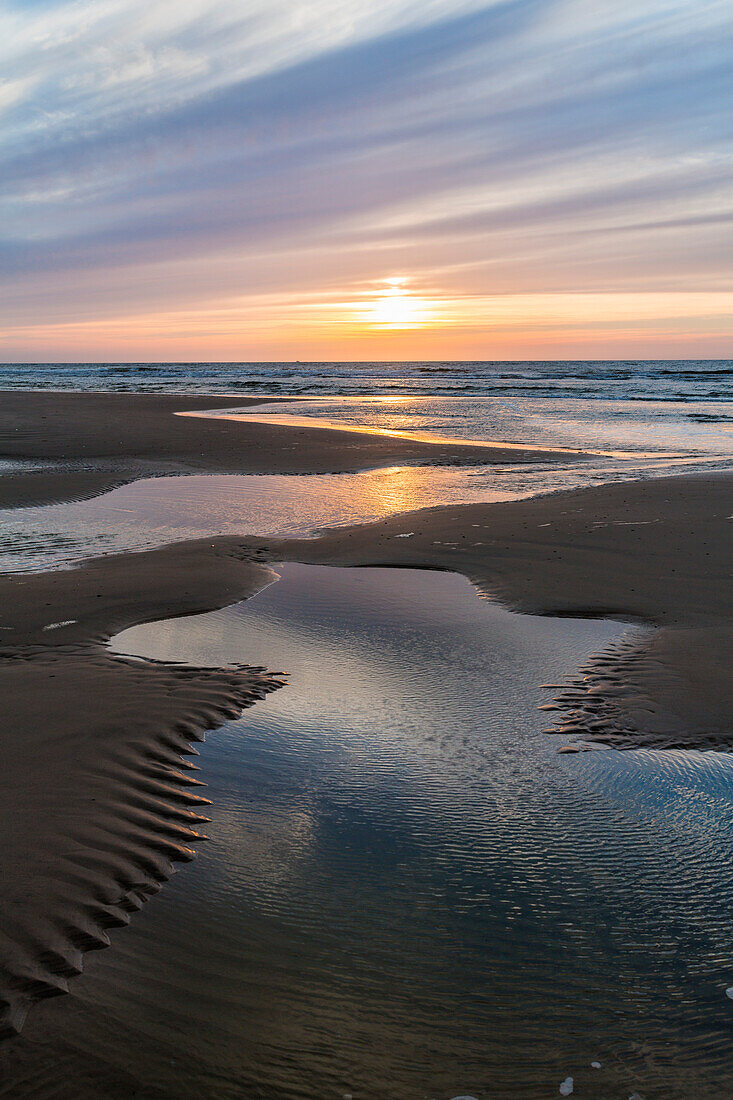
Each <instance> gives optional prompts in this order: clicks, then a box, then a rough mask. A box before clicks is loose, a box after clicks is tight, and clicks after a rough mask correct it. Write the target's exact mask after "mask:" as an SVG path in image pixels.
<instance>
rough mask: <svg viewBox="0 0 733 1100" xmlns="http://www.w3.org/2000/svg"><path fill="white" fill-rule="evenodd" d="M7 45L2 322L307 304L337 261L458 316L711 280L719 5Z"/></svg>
mask: <svg viewBox="0 0 733 1100" xmlns="http://www.w3.org/2000/svg"><path fill="white" fill-rule="evenodd" d="M0 40H1V41H3V42H4V43H5V45H4V46H2V47H0V63H2V66H3V72H4V74H5V82H4V83H3V84H0V112H2V118H3V123H4V127H3V137H2V138H0V155H1V156H2V164H3V169H2V172H1V173H0V215H1V216H2V225H3V226H5V227H6V228H5V233H4V236H3V237H2V238H1V239H0V285H2V284H3V283H4V284H5V289H6V291H7V293H4V294H3V299H4V302H5V305H4V306H0V323H3V321H4V323H5V324H6V325H12V324H13V323H14V322H15V321H17V316H18V314H17V310H18V308H21V309H22V312H23V314H24V315H29V314H32V311H33V308H34V303H35V304H37V308H38V309H39V310H41V309H42V310H43V313H44V317H47V318H48V319H49V321H55V322H59V321H63V320H65V319H68V320H74V319H75V318H77V317H79V318H81V317H83V316H88V315H89V314H90V313H94V312H96V310H97V308H98V306H99V305H100V304H101V303H103V302H107V304H108V305H109V300H110V299H111V298H112V297H115V296H116V298H117V307H118V308H117V310H116V314H118V313H120V312H121V313H124V312H125V310H126V309H127V308H129V310H130V312H131V313H135V312H136V311H137V308H138V303H137V294H136V292H135V290H134V285H135V284H136V283H137V284H140V285H145V286H146V287H147V288H148V301H149V304H150V308H151V309H161V310H165V309H168V308H171V306H173V305H174V304H175V302H176V301H178V302H179V303H181V304H183V303H188V302H190V301H192V300H198V301H202V302H206V301H211V302H214V301H216V300H217V299H218V298H220V297H221V296H222V295H229V296H231V295H236V294H248V293H255V292H256V291H257V290H258V289H259V287H258V285H257V271H258V268H259V270H261V271H265V272H266V273H267V275H266V277H267V278H268V279H271V280H272V281H273V283H274V284H277V281H278V279H280V280H281V283H280V286H281V289H282V291H283V293H285V292H287V293H288V294H290V293H291V292H293V291H294V290H295V292H296V293H297V286H298V285H299V286H300V287H301V289H302V293H303V294H304V295H306V294H308V293H309V292H310V291H312V290H313V289H324V290H325V289H326V288H328V287H331V286H332V285H333V281H334V279H335V278H336V276H337V273H338V256H339V253H341V256H342V258H343V259H342V267H343V270H344V273H345V276H346V277H347V278H348V279H349V280H352V281H357V282H358V281H359V279H360V278H361V281H362V282H367V281H369V280H371V279H374V278H375V277H378V273H379V265H380V263H382V264H383V266H382V274H385V273H386V274H389V273H390V271H391V270H394V269H395V268H394V265H395V264H398V265H399V269H400V270H404V271H406V273H407V274H408V275H409V276H410V277H411V278H413V279H414V280H415V282H416V283H423V284H424V283H430V284H431V286H440V285H441V284H442V285H444V286H445V288H446V290H447V289H448V288H449V289H450V292H451V293H456V292H458V293H465V294H467V295H469V294H470V295H471V296H475V295H476V294H479V295H480V294H482V293H483V294H486V295H489V294H492V293H495V292H497V290H498V291H500V292H501V291H504V290H509V289H511V290H512V291H513V292H516V293H520V292H522V291H527V292H533V293H537V292H541V291H542V289H543V288H547V289H552V290H553V292H556V293H559V292H562V291H563V290H566V291H567V292H573V291H578V290H581V289H587V290H589V291H593V290H604V289H613V290H614V291H615V292H618V291H622V290H624V289H625V288H629V289H633V288H636V287H639V286H640V285H646V286H647V288H648V289H654V288H655V287H656V288H659V289H675V290H683V289H685V288H686V287H687V288H688V289H689V290H690V291H693V290H694V291H699V290H704V289H705V288H706V287H709V288H710V289H711V290H712V289H719V288H720V287H721V283H722V282H724V281H725V279H726V278H727V277H728V275H729V267H728V265H727V263H726V259H725V254H726V245H727V246H729V245H730V236H729V235H730V225H731V220H730V218H731V212H732V208H733V204H731V201H730V195H729V188H728V186H727V180H728V178H729V174H730V169H731V128H732V127H733V111H731V106H733V104H731V92H730V89H731V87H733V71H732V70H733V33H732V30H731V21H730V19H729V15H728V6H727V4H723V3H718V2H717V0H716V2H711V3H704V2H703V3H700V2H699V0H640V2H639V3H638V4H636V5H633V6H628V5H618V4H615V3H610V2H609V3H605V2H598V3H594V4H593V5H588V4H587V3H585V2H581V0H499V2H495V3H489V4H486V3H477V2H465V3H456V2H455V0H453V2H448V0H434V2H433V3H422V4H420V5H417V4H415V3H412V2H410V0H381V2H379V0H377V2H370V3H368V4H367V3H365V2H364V0H340V2H338V3H337V2H336V0H314V2H313V3H312V4H309V5H307V6H304V5H303V4H302V3H300V2H298V0H277V2H274V3H273V0H269V2H267V3H266V2H265V0H249V2H248V3H245V4H241V5H233V4H231V3H228V2H216V0H215V2H211V0H181V2H180V3H178V4H175V5H171V4H169V3H167V2H162V0H147V2H143V0H94V2H91V0H78V2H72V3H62V4H59V3H35V4H27V3H24V4H15V5H12V4H11V5H7V4H6V6H5V8H4V9H3V10H2V12H0ZM11 41H12V43H13V45H12V49H11V48H9V46H8V43H9V42H11ZM650 242H653V243H652V244H651V245H650ZM346 249H350V250H352V251H351V254H350V255H349V257H348V259H347V258H346V256H345V250H346ZM730 254H733V250H730V251H728V255H730ZM380 257H381V260H380ZM706 257H707V259H706ZM400 261H401V262H400ZM385 264H389V265H390V266H389V267H385V266H384V265H385ZM162 268H165V271H166V276H165V278H162V279H159V280H158V283H157V287H156V286H154V285H153V284H154V283H155V280H154V279H153V278H152V277H151V274H152V272H154V271H157V272H158V273H160V272H161V269H162ZM670 279H673V281H674V287H671V286H670ZM581 283H584V284H585V285H579V284H581ZM294 284H295V285H294ZM650 284H651V285H650ZM126 286H127V290H125V287H126ZM105 308H106V307H105Z"/></svg>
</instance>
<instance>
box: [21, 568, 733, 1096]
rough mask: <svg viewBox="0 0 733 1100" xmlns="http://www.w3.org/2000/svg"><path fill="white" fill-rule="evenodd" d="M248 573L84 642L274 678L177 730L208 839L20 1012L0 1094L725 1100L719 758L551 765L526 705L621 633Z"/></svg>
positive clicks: (323, 579)
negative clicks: (209, 726)
mask: <svg viewBox="0 0 733 1100" xmlns="http://www.w3.org/2000/svg"><path fill="white" fill-rule="evenodd" d="M279 571H280V572H281V574H282V579H281V580H280V581H279V582H278V583H276V584H273V585H271V586H270V587H269V588H267V589H266V590H265V591H264V592H262V593H261V594H260V595H259V596H257V597H256V598H255V599H253V600H251V601H249V602H247V603H244V604H241V605H238V606H237V607H233V608H229V609H226V610H224V611H220V612H215V613H212V614H208V615H202V616H197V617H191V618H186V619H176V620H172V621H169V622H165V623H160V624H150V625H146V626H141V627H137V628H134V629H133V630H130V631H127V632H125V633H124V634H122V635H120V636H119V637H118V638H117V640H116V641H115V647H116V648H118V649H119V650H121V651H123V652H127V653H130V652H132V653H137V654H142V655H150V656H155V657H158V658H165V659H171V658H172V659H184V660H188V661H196V662H205V663H210V664H217V665H218V664H221V663H226V662H227V661H231V660H236V661H251V662H253V663H266V664H267V665H268V666H269V667H270V668H271V669H273V670H280V669H285V670H287V671H288V672H289V673H290V682H289V685H288V686H287V687H286V688H284V689H282V690H280V691H278V692H276V693H275V694H274V695H272V696H269V697H268V698H267V699H266V700H265V701H264V702H262V703H259V704H257V706H256V707H254V708H252V709H250V710H248V711H246V712H245V714H244V715H243V716H242V718H241V719H239V720H237V721H233V722H229V723H227V725H226V726H225V727H223V728H222V729H221V730H219V731H216V732H215V733H212V734H211V735H210V736H209V739H208V742H207V744H206V745H205V746H204V747H203V749H202V759H201V761H200V763H201V764H202V767H203V776H204V778H206V780H207V781H208V782H209V784H210V787H209V791H208V792H207V793H208V794H209V796H210V797H211V798H212V800H213V803H214V805H213V807H212V811H211V812H212V816H213V822H212V825H211V826H210V827H209V830H208V831H209V833H210V836H211V842H210V843H209V844H208V845H207V846H205V848H204V849H203V850H202V852H201V854H200V856H199V858H198V859H197V861H196V862H195V863H194V864H193V865H192V866H191V867H187V868H186V869H185V871H184V872H182V873H181V874H179V875H178V876H176V879H175V880H174V882H173V883H172V884H171V885H170V886H169V887H167V888H166V889H165V890H164V891H163V893H162V894H161V896H160V897H159V898H156V899H154V900H153V901H152V902H151V903H150V904H149V906H148V907H147V908H146V910H145V912H144V913H143V914H142V915H141V916H140V917H139V918H137V919H136V921H135V922H134V923H133V926H132V927H131V929H129V930H128V931H126V932H123V933H120V934H119V935H116V937H115V944H114V947H113V950H111V951H109V952H105V953H103V955H101V956H99V957H96V958H94V959H93V961H92V963H91V965H90V967H89V974H88V975H87V976H86V978H84V979H82V980H80V981H79V982H77V983H76V984H75V987H74V998H73V1004H70V1001H69V999H66V1000H65V1001H63V1002H61V1001H59V1002H57V1003H56V1004H49V1005H47V1006H42V1007H41V1008H40V1009H38V1010H37V1015H36V1019H37V1021H38V1023H35V1022H34V1020H33V1019H32V1020H31V1023H30V1025H29V1032H28V1036H27V1038H24V1039H23V1040H22V1043H23V1044H25V1047H24V1046H23V1045H21V1046H20V1047H18V1048H16V1058H17V1059H18V1061H17V1063H16V1064H11V1065H10V1076H9V1077H8V1079H7V1080H8V1082H9V1083H8V1085H7V1086H6V1092H5V1093H2V1091H1V1090H0V1094H4V1095H8V1096H10V1095H12V1096H30V1095H34V1096H35V1095H44V1092H43V1089H44V1088H45V1087H46V1085H47V1083H48V1080H49V1079H50V1078H51V1076H52V1075H53V1074H54V1073H55V1072H57V1069H56V1067H61V1070H62V1072H63V1073H65V1074H67V1075H71V1077H70V1079H71V1080H73V1081H74V1082H75V1088H76V1089H77V1091H76V1092H75V1093H73V1095H84V1096H86V1095H90V1096H91V1095H110V1096H118V1095H119V1096H129V1095H131V1094H133V1091H134V1090H139V1091H138V1092H137V1093H136V1094H138V1095H143V1096H148V1095H149V1096H158V1097H164V1096H165V1097H171V1096H180V1095H181V1094H182V1090H183V1094H185V1095H201V1096H206V1097H212V1098H219V1097H222V1098H225V1097H226V1098H229V1097H232V1098H233V1097H241V1096H248V1097H249V1096H252V1097H267V1098H275V1100H280V1098H283V1100H285V1098H290V1097H299V1096H302V1097H314V1096H318V1097H336V1098H340V1100H343V1097H345V1096H348V1095H351V1096H353V1097H354V1098H367V1097H368V1098H375V1100H377V1098H378V1100H385V1098H392V1097H394V1098H398V1097H399V1098H400V1100H402V1098H405V1100H410V1098H413V1097H414V1098H423V1100H430V1098H434V1100H448V1098H450V1097H455V1096H458V1095H470V1096H475V1097H477V1098H480V1100H504V1098H506V1100H514V1098H516V1100H519V1098H521V1100H527V1098H532V1100H534V1098H541V1097H543V1096H547V1097H553V1096H554V1097H556V1096H558V1095H559V1092H558V1089H559V1085H560V1083H561V1082H562V1081H563V1080H564V1079H565V1078H566V1077H567V1076H572V1077H573V1078H574V1081H575V1092H574V1094H573V1095H575V1096H579V1097H589V1098H590V1097H593V1098H594V1100H606V1098H612V1097H615V1098H618V1100H628V1097H629V1096H631V1094H632V1093H634V1092H638V1093H639V1094H640V1095H642V1096H644V1097H645V1098H646V1100H653V1098H660V1100H661V1098H662V1097H664V1098H665V1100H670V1098H671V1100H677V1098H679V1100H681V1098H682V1097H685V1098H689V1097H705V1098H711V1100H718V1098H720V1100H722V1098H723V1097H729V1096H730V1093H731V1081H733V1055H731V1042H730V1040H731V1033H732V1030H733V1002H731V1001H730V1000H728V999H727V998H726V996H725V989H726V987H727V986H729V985H731V984H733V979H732V978H731V971H732V970H733V964H732V962H731V942H730V912H729V897H730V888H731V877H732V875H733V871H732V870H731V868H733V823H732V822H731V817H730V798H731V780H732V779H733V768H732V766H731V762H730V759H729V758H728V757H727V756H724V755H720V754H714V755H711V756H705V755H703V754H696V753H688V754H678V753H651V752H634V753H626V754H620V753H617V752H611V751H606V752H593V753H588V754H584V755H582V756H577V755H576V756H563V755H558V754H557V753H556V748H557V745H558V741H557V739H556V738H552V737H549V736H548V735H546V734H544V733H543V732H542V727H543V726H544V725H545V723H546V719H545V718H544V717H543V716H541V715H540V714H538V713H537V711H536V710H535V706H536V704H538V703H540V702H542V701H543V698H544V695H543V692H542V691H541V689H540V687H539V685H540V684H541V683H542V682H545V681H553V682H557V680H558V679H560V678H562V677H564V676H567V675H572V674H573V673H574V672H575V670H576V669H577V667H578V666H579V665H580V664H581V663H582V662H583V661H584V660H585V658H586V657H587V656H588V654H589V653H590V652H591V651H593V650H597V649H598V648H599V647H604V646H607V645H609V644H611V643H612V642H613V641H614V640H615V639H618V638H619V637H621V636H623V635H624V633H625V631H626V630H627V629H630V628H625V627H623V626H621V625H619V624H617V623H616V624H612V623H604V622H585V621H573V620H553V619H537V618H533V617H528V616H517V615H512V614H510V613H508V612H505V611H503V610H502V609H501V608H498V607H496V606H495V605H493V604H491V603H489V602H487V601H482V600H479V599H478V597H477V596H476V594H475V592H474V590H473V589H472V588H471V586H470V585H469V584H468V582H466V581H465V580H464V579H462V578H460V577H458V576H455V575H452V574H439V573H432V572H428V571H414V570H391V569H381V568H380V569H353V570H345V569H328V568H325V567H313V566H299V565H287V566H284V567H279ZM31 1055H32V1057H31ZM23 1056H25V1059H26V1060H25V1061H23ZM592 1061H599V1062H601V1064H602V1068H601V1069H600V1070H595V1069H593V1068H591V1065H590V1063H591V1062H592ZM31 1066H32V1068H31ZM85 1067H86V1068H85ZM13 1073H17V1074H21V1073H24V1074H26V1075H27V1076H25V1077H23V1078H22V1081H21V1082H20V1084H19V1083H18V1082H19V1078H18V1077H13ZM90 1081H91V1082H92V1084H91V1085H90V1083H89V1082H90ZM92 1085H93V1088H92ZM7 1089H9V1090H10V1091H7ZM14 1089H15V1091H13V1090H14ZM34 1090H35V1091H34ZM95 1090H96V1091H95ZM48 1095H60V1096H68V1095H71V1094H70V1093H69V1092H68V1091H67V1092H64V1091H63V1089H60V1090H59V1091H57V1092H54V1093H52V1092H50V1091H49V1093H48Z"/></svg>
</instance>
